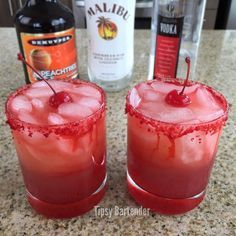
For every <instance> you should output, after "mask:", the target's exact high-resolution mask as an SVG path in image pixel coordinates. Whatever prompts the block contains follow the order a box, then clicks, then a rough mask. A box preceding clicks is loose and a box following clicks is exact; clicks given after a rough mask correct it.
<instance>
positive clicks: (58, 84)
mask: <svg viewBox="0 0 236 236" xmlns="http://www.w3.org/2000/svg"><path fill="white" fill-rule="evenodd" d="M48 82H49V83H50V85H52V87H53V88H54V89H55V90H56V92H60V91H67V92H70V91H71V89H72V88H73V84H72V83H69V82H64V81H61V80H49V81H48Z"/></svg>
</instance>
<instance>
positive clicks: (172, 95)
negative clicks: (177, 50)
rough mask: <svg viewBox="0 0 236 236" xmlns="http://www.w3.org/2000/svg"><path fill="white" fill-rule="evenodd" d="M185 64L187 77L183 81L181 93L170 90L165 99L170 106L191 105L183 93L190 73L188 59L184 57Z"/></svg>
mask: <svg viewBox="0 0 236 236" xmlns="http://www.w3.org/2000/svg"><path fill="white" fill-rule="evenodd" d="M185 62H186V63H187V65H188V70H187V76H186V79H185V81H184V86H183V88H182V90H181V91H178V90H176V89H175V90H172V91H170V92H169V93H168V94H167V95H166V98H165V101H166V102H167V103H168V104H169V105H172V106H175V107H186V106H188V105H189V104H190V103H191V100H190V98H189V96H188V95H186V94H185V93H184V89H185V87H186V85H187V83H188V78H189V72H190V58H189V57H186V58H185Z"/></svg>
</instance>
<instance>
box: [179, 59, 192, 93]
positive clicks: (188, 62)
mask: <svg viewBox="0 0 236 236" xmlns="http://www.w3.org/2000/svg"><path fill="white" fill-rule="evenodd" d="M185 62H186V63H187V65H188V70H187V75H186V79H185V81H184V87H183V89H182V90H181V92H180V95H183V93H184V89H185V87H186V85H187V83H188V78H189V73H190V57H186V58H185Z"/></svg>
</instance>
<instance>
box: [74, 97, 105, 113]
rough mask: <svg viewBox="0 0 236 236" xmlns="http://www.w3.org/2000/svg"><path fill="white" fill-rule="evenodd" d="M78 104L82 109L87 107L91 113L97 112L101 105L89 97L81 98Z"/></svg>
mask: <svg viewBox="0 0 236 236" xmlns="http://www.w3.org/2000/svg"><path fill="white" fill-rule="evenodd" d="M78 104H79V105H82V106H84V107H89V108H90V109H92V110H93V111H97V110H98V109H99V108H100V107H101V104H100V103H99V102H98V101H97V100H95V99H93V98H89V97H83V98H81V99H80V100H79V102H78Z"/></svg>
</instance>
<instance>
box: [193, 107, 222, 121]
mask: <svg viewBox="0 0 236 236" xmlns="http://www.w3.org/2000/svg"><path fill="white" fill-rule="evenodd" d="M194 112H195V115H196V117H197V118H198V119H199V120H200V121H202V122H208V121H213V120H215V119H217V118H219V117H221V116H222V115H223V114H224V111H223V109H220V110H201V109H195V110H194Z"/></svg>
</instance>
